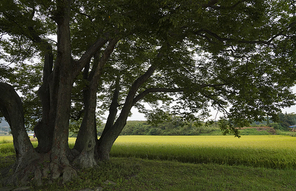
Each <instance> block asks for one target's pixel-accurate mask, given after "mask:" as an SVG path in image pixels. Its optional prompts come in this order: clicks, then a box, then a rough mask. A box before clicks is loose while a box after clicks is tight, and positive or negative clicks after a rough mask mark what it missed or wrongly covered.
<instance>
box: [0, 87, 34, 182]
mask: <svg viewBox="0 0 296 191" xmlns="http://www.w3.org/2000/svg"><path fill="white" fill-rule="evenodd" d="M0 92H1V94H0V109H1V111H2V113H3V115H4V117H5V119H6V120H7V121H8V123H9V125H10V128H11V132H12V136H13V144H14V149H15V153H16V162H15V164H14V166H13V168H12V171H13V176H12V177H9V178H8V177H7V176H5V177H6V179H5V181H6V183H11V184H15V183H16V182H17V181H20V182H21V183H24V182H26V181H27V179H26V177H27V174H26V173H25V172H26V170H24V169H26V168H27V165H28V164H29V163H31V162H32V161H34V160H36V159H37V157H38V155H37V153H36V152H35V150H34V148H33V146H32V144H31V142H30V140H29V137H28V134H27V132H26V129H25V127H24V114H23V105H22V101H21V99H20V97H19V96H18V95H17V93H16V92H15V90H14V88H13V87H12V86H10V85H8V84H5V83H1V82H0ZM3 178H4V177H3Z"/></svg>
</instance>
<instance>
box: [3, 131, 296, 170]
mask: <svg viewBox="0 0 296 191" xmlns="http://www.w3.org/2000/svg"><path fill="white" fill-rule="evenodd" d="M8 141H12V137H11V136H10V137H9V136H6V137H0V143H1V142H2V143H5V144H0V153H1V147H2V148H4V145H8V143H7V142H8ZM74 143H75V139H74V138H70V139H69V144H70V145H73V144H74ZM1 145H2V146H1ZM111 156H114V157H139V158H145V159H160V160H175V161H180V162H189V163H218V164H229V165H245V166H254V167H267V168H279V169H296V138H295V137H290V136H281V135H257V136H254V135H252V136H247V135H246V136H242V137H241V138H235V137H233V136H120V137H119V138H118V139H117V140H116V142H115V144H114V146H113V148H112V151H111Z"/></svg>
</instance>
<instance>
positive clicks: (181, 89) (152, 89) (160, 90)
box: [133, 88, 185, 105]
mask: <svg viewBox="0 0 296 191" xmlns="http://www.w3.org/2000/svg"><path fill="white" fill-rule="evenodd" d="M184 90H185V88H150V89H146V90H145V91H143V92H141V93H139V94H138V95H137V96H136V97H135V98H134V100H133V105H135V104H136V103H137V102H138V101H139V100H141V99H143V98H144V97H145V96H146V95H148V94H149V93H155V92H183V91H184Z"/></svg>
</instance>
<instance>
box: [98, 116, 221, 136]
mask: <svg viewBox="0 0 296 191" xmlns="http://www.w3.org/2000/svg"><path fill="white" fill-rule="evenodd" d="M218 129H219V127H218V126H217V125H215V124H214V123H210V124H207V123H197V122H193V121H192V122H189V121H184V120H182V119H181V118H180V117H177V116H175V117H170V118H169V119H167V120H165V121H163V122H161V123H151V122H149V121H128V122H127V124H126V125H125V127H124V129H123V131H122V132H121V135H200V134H209V133H211V132H213V131H217V130H218ZM102 131H103V125H102V127H99V128H98V135H100V134H101V133H102Z"/></svg>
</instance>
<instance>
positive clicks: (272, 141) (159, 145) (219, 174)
mask: <svg viewBox="0 0 296 191" xmlns="http://www.w3.org/2000/svg"><path fill="white" fill-rule="evenodd" d="M11 141H12V138H11V137H0V156H6V157H2V159H1V157H0V159H1V163H2V167H3V166H5V165H8V164H9V163H11V161H12V160H11V157H7V156H13V155H14V153H13V152H14V151H13V147H12V143H11ZM9 142H10V143H9ZM74 143H75V139H74V138H70V139H69V144H70V145H72V146H73V144H74ZM34 144H35V145H36V142H35V143H34ZM136 158H141V159H136ZM146 159H150V160H146ZM151 159H153V160H151ZM12 162H13V161H12ZM179 162H182V163H179ZM0 169H1V165H0ZM79 175H80V176H79V177H80V178H79V179H78V180H75V181H74V182H72V183H68V184H66V185H58V184H54V185H51V186H47V187H46V189H45V190H57V189H60V190H69V189H70V190H79V189H82V188H89V187H91V188H95V187H96V186H97V185H100V186H102V185H103V187H104V190H199V189H201V190H260V191H261V190H294V189H295V187H296V181H294V177H296V137H291V136H280V135H261V136H259V135H258V136H242V137H241V138H235V137H233V136H120V137H119V138H118V139H117V141H116V142H115V144H114V146H113V148H112V151H111V160H110V162H108V163H105V164H104V165H99V166H98V167H97V168H94V169H89V170H83V171H81V172H79ZM106 180H111V181H113V182H116V185H105V184H104V182H105V181H106ZM294 182H295V183H294ZM44 188H45V187H44ZM35 189H36V190H42V188H34V190H35Z"/></svg>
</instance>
